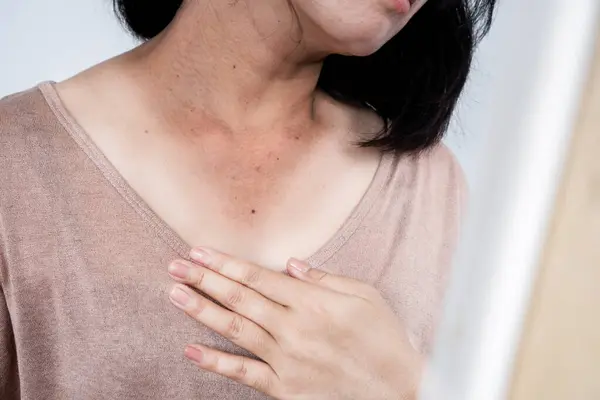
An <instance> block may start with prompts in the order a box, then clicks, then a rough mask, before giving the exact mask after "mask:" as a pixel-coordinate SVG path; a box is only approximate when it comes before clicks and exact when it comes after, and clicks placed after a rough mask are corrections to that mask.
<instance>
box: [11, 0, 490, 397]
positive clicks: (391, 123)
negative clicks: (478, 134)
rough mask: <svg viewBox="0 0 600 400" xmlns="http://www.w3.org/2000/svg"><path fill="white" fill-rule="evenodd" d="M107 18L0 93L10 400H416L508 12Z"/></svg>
mask: <svg viewBox="0 0 600 400" xmlns="http://www.w3.org/2000/svg"><path fill="white" fill-rule="evenodd" d="M182 3H183V4H182ZM115 6H116V10H117V12H118V15H119V16H120V18H121V19H122V21H123V22H124V23H125V25H126V26H127V27H128V28H129V29H130V30H131V31H132V32H133V33H134V34H135V35H136V36H138V37H140V38H142V39H145V42H144V44H142V45H141V46H139V47H137V48H136V49H134V50H132V51H130V52H128V53H126V54H123V55H120V56H118V57H116V58H114V59H111V60H108V61H106V62H104V63H102V64H100V65H97V66H95V67H93V68H91V69H89V70H87V71H84V72H82V73H80V74H78V75H77V76H75V77H73V78H71V79H69V80H66V81H64V82H60V83H52V82H46V83H42V84H41V85H39V86H38V87H36V88H33V89H30V90H27V91H24V92H22V93H18V94H15V95H12V96H9V97H7V98H5V99H3V100H2V101H1V102H0V144H1V145H0V152H1V154H2V157H1V158H0V171H1V172H0V187H2V190H1V191H0V235H1V236H0V239H1V240H0V283H1V289H2V296H0V349H1V350H0V351H2V354H3V357H2V358H1V359H0V398H2V399H18V398H22V399H36V400H37V399H263V398H268V397H274V398H278V399H286V400H287V399H311V400H317V399H377V400H382V399H413V398H415V396H416V392H417V387H418V382H419V375H420V373H421V371H422V368H423V364H424V362H425V359H426V357H427V354H428V352H429V350H430V345H431V340H432V335H433V329H434V325H435V321H436V319H437V317H438V316H439V313H440V306H441V298H442V295H443V290H444V285H445V282H446V278H447V276H448V266H449V263H450V258H451V253H452V249H453V247H454V244H455V241H456V235H457V230H458V222H459V219H460V214H461V209H462V208H461V207H462V201H463V196H464V189H463V180H462V179H463V178H462V175H461V172H460V169H459V167H458V166H457V164H456V162H455V161H454V158H453V157H452V155H451V154H450V153H449V151H448V150H447V149H446V148H445V147H443V145H441V144H440V139H441V137H442V136H443V134H444V131H445V130H446V127H447V125H448V120H449V118H450V116H451V113H452V111H453V109H454V107H455V104H456V101H457V99H458V97H459V95H460V93H461V90H462V89H463V86H464V83H465V80H466V77H467V74H468V71H469V68H470V62H471V57H472V52H473V48H474V45H475V43H476V40H477V39H478V37H479V36H480V35H481V34H483V33H485V32H486V30H487V29H488V28H489V24H490V20H491V15H492V10H493V8H494V1H493V0H480V1H477V2H471V3H468V2H467V0H443V1H442V0H431V1H429V2H426V0H411V1H410V2H409V1H408V0H376V1H375V0H374V1H362V2H356V1H350V0H318V1H315V0H310V1H309V0H287V1H283V0H263V1H260V2H254V1H246V0H237V1H209V0H188V1H185V2H182V1H181V0H165V1H161V2H143V1H139V0H115ZM409 21H410V22H409ZM478 22H481V24H478ZM292 255H294V256H295V257H296V258H290V257H291V256H292ZM282 272H286V273H282ZM169 299H170V301H169ZM184 356H185V357H184ZM186 358H187V360H186ZM190 361H191V362H190ZM198 367H199V368H198Z"/></svg>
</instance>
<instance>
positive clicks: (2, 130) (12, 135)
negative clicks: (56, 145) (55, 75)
mask: <svg viewBox="0 0 600 400" xmlns="http://www.w3.org/2000/svg"><path fill="white" fill-rule="evenodd" d="M46 85H50V83H41V84H39V85H36V86H35V87H32V88H29V89H26V90H23V91H21V92H18V93H14V94H10V95H8V96H5V97H3V98H0V171H4V170H5V168H4V167H7V168H8V167H10V165H11V164H14V163H17V164H22V163H23V162H25V161H27V157H26V156H27V155H32V154H33V153H35V152H36V151H42V152H46V153H47V152H48V151H49V150H50V149H51V148H52V146H51V144H52V143H50V142H52V141H53V140H55V137H56V135H54V134H55V133H56V132H57V131H59V130H60V129H61V124H60V122H59V120H58V119H57V116H56V114H55V112H54V110H53V108H52V106H51V104H50V102H49V101H48V99H47V94H46V93H45V91H44V86H46Z"/></svg>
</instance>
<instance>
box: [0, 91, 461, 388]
mask: <svg viewBox="0 0 600 400" xmlns="http://www.w3.org/2000/svg"><path fill="white" fill-rule="evenodd" d="M463 188H464V184H463V175H462V172H461V170H460V168H459V166H458V165H457V163H456V161H455V159H454V158H453V156H452V155H451V153H450V152H449V151H448V150H447V149H446V148H445V147H444V146H442V145H440V146H438V147H436V148H435V149H434V150H433V151H431V152H429V153H427V154H425V155H422V156H420V157H418V158H417V157H407V156H398V155H386V156H383V157H382V159H381V162H380V165H379V167H378V170H377V172H376V175H375V177H374V179H373V181H372V183H371V185H370V186H369V188H368V190H367V191H366V193H365V194H364V197H363V198H362V200H361V201H360V203H359V204H358V205H357V206H356V207H355V209H354V210H353V212H352V214H351V215H350V216H349V217H348V219H347V220H346V221H345V222H344V224H343V225H342V226H341V227H340V229H339V230H338V231H337V233H336V234H335V235H334V236H333V237H331V238H330V240H329V241H328V242H327V243H325V244H324V245H323V246H322V247H321V249H320V250H318V251H317V252H316V253H315V254H313V255H312V256H311V257H309V259H308V260H307V261H308V262H309V263H310V264H312V265H313V266H314V267H316V268H323V269H326V270H328V271H329V272H332V273H336V274H342V275H346V276H350V277H353V278H356V279H359V280H362V281H365V282H368V283H370V284H372V285H374V286H375V287H377V288H378V289H379V290H381V292H382V293H383V295H384V297H385V298H386V299H387V300H388V301H389V304H390V305H391V307H392V308H393V309H394V311H395V312H396V313H397V315H398V317H399V318H401V319H402V321H403V322H404V324H405V326H406V327H407V328H408V330H409V333H410V335H411V338H412V339H413V340H414V343H415V345H416V346H417V347H418V348H419V350H421V351H422V352H424V353H426V352H427V351H428V350H429V346H430V343H431V338H432V331H433V326H434V321H435V320H436V319H437V317H438V316H439V312H440V306H441V297H442V294H443V291H444V285H445V281H446V277H447V275H448V267H449V264H450V259H451V254H452V251H453V248H454V246H455V239H456V236H457V229H458V221H459V216H460V212H459V211H460V208H461V207H460V204H461V203H462V197H463V192H464V190H463ZM189 250H190V249H189V247H188V245H187V244H186V243H185V242H184V241H183V240H182V239H181V238H180V237H179V236H178V235H177V234H176V233H175V232H174V231H173V230H172V229H171V228H170V227H169V226H167V224H165V222H164V221H162V220H161V219H160V218H158V217H157V215H156V214H155V213H154V212H153V211H152V210H151V209H150V208H149V206H148V205H147V204H146V203H145V202H144V201H143V200H142V199H141V198H140V197H139V196H138V195H137V194H136V193H135V192H134V191H133V190H132V188H131V187H130V186H129V185H128V184H127V182H126V181H125V179H124V178H123V177H122V176H121V175H120V174H119V173H118V172H117V170H116V169H115V168H114V167H113V166H112V165H111V164H110V163H109V162H108V160H107V159H106V157H105V156H104V155H103V154H102V153H101V152H100V151H99V149H98V148H97V147H96V146H95V145H94V143H93V142H92V141H91V140H90V138H89V137H88V136H87V135H86V133H85V132H84V131H83V130H82V129H81V128H80V127H79V126H78V125H77V124H76V123H75V121H74V120H73V118H72V117H70V116H69V114H68V113H67V111H66V109H65V107H64V106H63V105H62V104H61V102H60V100H59V98H58V95H57V93H56V92H55V90H54V88H53V86H52V85H51V84H49V83H44V84H42V85H40V86H39V87H37V88H34V89H31V90H28V91H26V92H23V93H18V94H15V95H12V96H9V97H7V98H5V99H3V100H0V289H1V291H0V399H2V400H12V399H19V398H21V399H31V400H49V399H122V400H125V399H161V400H162V399H265V398H267V397H266V396H265V395H263V394H260V393H258V392H255V391H254V390H252V389H250V388H247V387H244V386H241V385H239V384H236V383H233V382H231V381H229V380H227V379H225V378H223V377H221V376H218V375H216V374H211V373H207V372H203V371H201V370H199V369H198V368H196V367H195V366H194V365H193V364H191V363H190V362H189V361H187V360H186V359H185V358H184V357H183V349H184V347H185V345H186V344H188V343H193V342H197V343H203V344H205V345H209V346H212V347H215V348H219V349H222V350H225V351H229V352H235V353H240V352H241V353H244V354H245V352H244V351H242V350H241V349H240V348H238V347H236V346H234V345H232V344H231V343H229V342H227V341H226V340H225V339H223V338H222V337H220V336H218V335H217V334H215V333H213V332H212V331H210V330H208V329H207V328H205V327H203V326H201V325H200V324H198V323H197V322H196V321H194V320H192V319H191V318H189V317H187V316H186V315H185V314H184V313H182V312H180V311H178V310H176V309H175V308H174V307H173V306H172V304H171V303H170V301H169V299H168V294H167V293H168V290H169V288H170V287H171V286H172V284H173V281H172V280H171V279H170V278H169V276H168V275H167V273H166V267H167V265H168V264H169V262H170V261H172V260H173V259H175V258H179V257H183V258H187V254H188V251H189ZM358 323H360V322H358ZM393 345H394V344H393V343H390V346H393Z"/></svg>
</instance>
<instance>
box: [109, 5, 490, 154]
mask: <svg viewBox="0 0 600 400" xmlns="http://www.w3.org/2000/svg"><path fill="white" fill-rule="evenodd" d="M113 3H114V7H115V11H116V12H117V15H118V16H119V17H120V19H121V21H122V22H123V23H124V24H125V25H126V26H127V28H128V29H129V30H130V31H131V32H132V33H133V34H134V35H135V36H137V37H138V38H140V39H144V40H147V39H151V38H153V37H154V36H156V35H158V34H159V33H160V32H161V31H162V30H164V29H165V28H166V27H167V25H169V23H170V22H171V21H172V20H173V18H174V17H175V14H176V13H177V11H178V10H179V8H180V6H181V4H182V0H162V1H145V0H113ZM495 3H496V0H429V1H428V2H427V3H426V4H425V5H424V6H423V8H422V9H421V10H420V11H419V12H418V13H417V14H416V15H415V16H414V17H413V19H412V20H411V21H410V22H409V23H408V24H407V26H406V27H405V28H404V29H402V30H401V31H400V32H399V33H398V34H397V35H396V36H395V37H394V38H392V39H391V40H390V41H389V42H388V43H386V44H385V45H384V46H383V47H382V48H381V49H379V50H378V51H377V52H375V53H373V54H372V55H369V56H366V57H350V56H342V55H331V56H329V57H327V58H326V59H325V62H324V65H323V70H322V72H321V76H320V78H319V83H318V86H319V88H320V89H321V90H323V91H324V92H326V93H328V94H329V95H330V96H332V97H333V98H335V99H337V100H339V101H342V102H345V103H348V104H353V105H357V106H360V107H369V108H372V109H373V110H374V111H375V112H376V113H377V114H378V115H379V116H380V117H381V118H382V119H383V120H384V122H385V127H384V129H383V130H382V131H381V132H379V133H378V134H377V135H376V136H375V137H371V138H369V139H368V140H364V141H362V142H360V143H359V145H361V146H364V147H377V148H380V149H381V150H383V151H399V152H418V151H421V150H425V149H427V148H429V147H431V146H433V145H434V144H436V143H437V142H439V141H440V140H441V138H442V137H443V135H444V133H445V132H446V130H447V128H448V124H449V122H450V118H451V116H452V113H453V111H454V109H455V107H456V103H457V101H458V99H459V97H460V94H461V93H462V90H463V88H464V86H465V83H466V81H467V76H468V74H469V71H470V69H471V64H472V60H473V53H474V50H475V47H476V45H477V43H478V42H479V40H480V39H481V38H482V37H483V36H484V35H485V34H487V32H488V31H489V29H490V26H491V23H492V17H493V13H494V8H495Z"/></svg>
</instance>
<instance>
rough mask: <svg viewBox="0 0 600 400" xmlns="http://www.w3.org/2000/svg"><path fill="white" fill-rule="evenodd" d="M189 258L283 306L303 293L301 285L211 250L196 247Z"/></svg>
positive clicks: (270, 271)
mask: <svg viewBox="0 0 600 400" xmlns="http://www.w3.org/2000/svg"><path fill="white" fill-rule="evenodd" d="M190 258H191V259H192V260H193V261H194V262H196V263H198V264H200V265H202V266H205V267H207V268H210V269H212V270H213V271H215V272H217V273H218V274H220V275H223V276H225V277H227V278H229V279H231V280H234V281H236V282H239V283H241V284H242V285H244V286H246V287H249V288H250V289H252V290H254V291H256V292H258V293H260V294H262V295H263V296H264V297H266V298H268V299H270V300H272V301H274V302H276V303H279V304H281V305H284V306H291V305H292V304H293V303H294V302H297V299H298V296H299V295H300V293H301V292H302V291H303V292H306V289H302V288H301V286H302V284H303V283H304V282H302V281H299V280H297V279H294V278H292V277H291V276H288V275H285V274H283V273H280V272H276V271H273V270H270V269H268V268H264V267H261V266H259V265H256V264H253V263H251V262H248V261H243V260H240V259H238V258H235V257H232V256H230V255H228V254H224V253H221V252H219V251H216V250H214V249H209V248H205V247H196V248H194V249H192V251H191V252H190ZM306 286H309V285H306ZM304 296H306V293H304Z"/></svg>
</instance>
